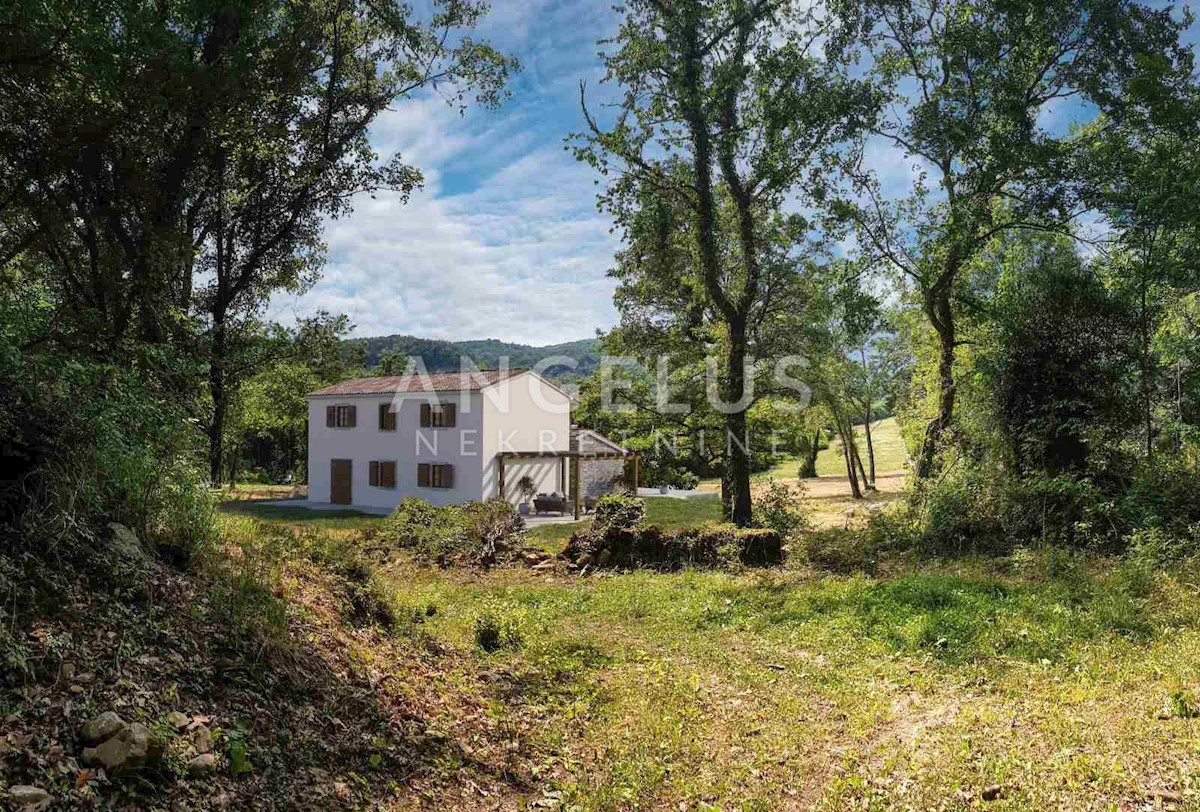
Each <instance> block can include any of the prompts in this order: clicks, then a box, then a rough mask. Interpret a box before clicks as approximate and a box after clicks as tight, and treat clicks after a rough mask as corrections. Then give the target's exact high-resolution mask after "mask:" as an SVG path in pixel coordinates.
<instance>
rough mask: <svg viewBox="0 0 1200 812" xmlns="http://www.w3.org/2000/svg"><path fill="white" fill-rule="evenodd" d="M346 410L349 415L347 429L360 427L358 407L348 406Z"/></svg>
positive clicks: (347, 416)
mask: <svg viewBox="0 0 1200 812" xmlns="http://www.w3.org/2000/svg"><path fill="white" fill-rule="evenodd" d="M346 409H347V411H348V414H347V415H346V418H347V419H346V426H347V428H354V427H355V426H356V425H358V407H357V406H347V407H346Z"/></svg>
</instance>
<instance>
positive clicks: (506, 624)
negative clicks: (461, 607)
mask: <svg viewBox="0 0 1200 812" xmlns="http://www.w3.org/2000/svg"><path fill="white" fill-rule="evenodd" d="M525 620H526V619H525V617H524V616H523V614H522V613H521V612H519V611H517V610H515V609H513V608H512V607H509V606H507V605H505V604H502V603H499V602H497V601H489V602H487V603H486V604H485V605H484V607H483V609H482V611H480V613H479V614H478V615H476V617H475V623H474V626H473V631H474V637H475V645H476V646H478V647H479V648H480V649H481V650H483V651H485V652H487V653H488V654H494V653H496V652H497V651H500V650H501V649H512V650H516V649H519V648H521V646H522V645H524V642H525V632H524V627H525Z"/></svg>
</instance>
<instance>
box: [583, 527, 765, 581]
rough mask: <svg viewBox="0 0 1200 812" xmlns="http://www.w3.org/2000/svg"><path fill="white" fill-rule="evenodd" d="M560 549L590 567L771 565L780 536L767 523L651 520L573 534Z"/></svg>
mask: <svg viewBox="0 0 1200 812" xmlns="http://www.w3.org/2000/svg"><path fill="white" fill-rule="evenodd" d="M563 554H564V555H565V556H566V557H567V558H569V559H572V560H574V561H575V563H576V564H577V565H579V566H581V567H590V568H604V567H617V568H622V569H639V568H653V569H658V570H665V571H672V570H678V569H683V568H685V567H698V568H707V569H712V568H736V567H739V566H743V565H745V566H756V567H757V566H774V565H778V564H780V563H782V561H783V540H782V538H781V537H780V535H779V533H777V532H776V531H774V530H771V529H769V528H739V527H736V526H734V525H732V524H706V525H702V526H699V527H696V526H692V527H683V528H679V529H675V530H667V529H664V528H662V527H659V526H658V525H653V524H651V525H646V526H644V527H643V526H636V527H608V528H607V529H606V530H605V531H604V532H603V533H597V532H595V530H594V529H593V530H592V531H589V532H581V533H575V534H574V535H572V536H571V540H570V542H569V543H568V545H567V549H566V550H565V551H564V553H563Z"/></svg>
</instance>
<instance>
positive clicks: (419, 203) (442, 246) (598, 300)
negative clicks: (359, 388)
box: [276, 147, 617, 344]
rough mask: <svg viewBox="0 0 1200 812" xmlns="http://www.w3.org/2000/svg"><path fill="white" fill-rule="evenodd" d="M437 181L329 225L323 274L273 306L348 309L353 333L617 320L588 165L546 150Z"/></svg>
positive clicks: (503, 329)
mask: <svg viewBox="0 0 1200 812" xmlns="http://www.w3.org/2000/svg"><path fill="white" fill-rule="evenodd" d="M405 154H407V153H405ZM440 189H441V180H440V175H439V173H437V172H436V171H434V172H430V173H428V182H427V184H426V188H425V189H424V190H422V191H420V192H417V193H415V194H414V195H413V197H412V199H411V200H410V201H409V203H408V204H407V205H402V204H401V203H400V201H399V200H397V199H396V196H395V195H390V194H389V195H380V196H379V198H378V199H376V200H369V199H364V200H362V201H360V202H359V204H358V205H357V206H356V209H355V211H354V214H353V215H352V216H350V217H347V218H345V219H343V220H340V221H335V222H331V223H329V224H328V225H327V227H326V232H325V237H326V241H327V243H328V244H329V261H328V263H327V266H326V268H325V273H324V277H323V278H322V280H321V281H320V282H319V283H318V284H317V285H316V286H315V287H314V288H313V289H312V290H311V291H309V292H308V293H307V294H305V295H304V296H302V297H300V298H298V299H295V298H290V299H285V300H280V301H279V302H278V303H277V307H276V309H277V312H278V314H279V315H281V316H286V314H288V313H295V314H297V315H304V314H307V313H311V312H313V311H315V310H318V309H325V310H329V311H331V312H335V313H346V314H347V315H349V316H350V318H351V321H353V322H354V324H355V325H356V329H355V335H360V336H367V335H384V334H389V333H396V332H404V333H411V334H414V335H419V336H426V337H433V338H448V339H467V338H499V339H503V340H509V341H519V342H522V343H530V344H548V343H556V342H559V341H568V340H573V339H577V338H584V337H587V336H590V335H592V334H593V333H594V331H595V330H596V328H598V327H604V328H606V327H609V326H611V325H612V324H613V323H614V322H615V320H616V314H615V312H614V309H613V305H612V291H613V283H612V281H611V280H609V279H608V278H607V277H606V275H605V272H606V270H607V269H608V267H609V265H610V263H611V260H612V256H613V252H614V251H615V249H616V246H617V242H616V239H615V238H614V237H613V236H612V235H610V234H609V233H608V228H609V223H608V220H607V219H606V218H604V217H601V216H600V215H599V214H598V213H597V212H596V211H595V209H594V204H593V201H594V187H593V185H592V183H591V176H590V173H589V170H588V169H587V168H586V167H583V166H580V165H577V164H575V162H574V160H573V159H572V158H571V157H570V156H569V155H568V154H566V153H564V152H563V151H562V150H561V149H555V148H550V147H545V148H541V149H538V150H535V151H534V152H531V153H530V154H528V155H526V156H525V157H523V158H521V159H519V160H517V161H516V162H514V163H512V164H509V165H508V166H506V167H504V168H503V169H501V170H500V171H499V172H498V173H497V174H495V175H493V176H492V177H491V178H489V179H488V180H487V181H486V182H485V183H483V184H482V185H481V186H480V187H479V188H478V189H476V190H475V191H472V192H470V193H467V194H462V195H455V196H443V195H441V194H440Z"/></svg>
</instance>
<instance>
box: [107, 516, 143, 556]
mask: <svg viewBox="0 0 1200 812" xmlns="http://www.w3.org/2000/svg"><path fill="white" fill-rule="evenodd" d="M108 530H109V533H110V535H109V539H108V549H110V550H111V551H112V552H113V554H114V555H116V556H117V558H121V559H123V560H125V561H127V562H130V563H140V562H143V561H147V560H149V559H150V554H149V553H148V552H146V548H145V547H143V546H142V543H141V542H140V541H138V537H137V533H135V532H133V531H132V530H130V529H129V528H128V527H126V526H125V525H123V524H121V523H119V522H111V523H109V525H108Z"/></svg>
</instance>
